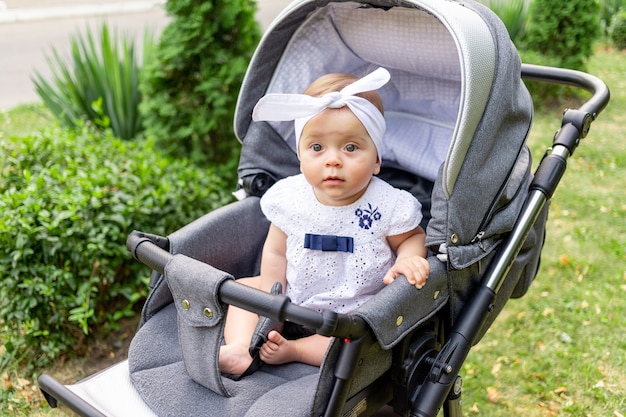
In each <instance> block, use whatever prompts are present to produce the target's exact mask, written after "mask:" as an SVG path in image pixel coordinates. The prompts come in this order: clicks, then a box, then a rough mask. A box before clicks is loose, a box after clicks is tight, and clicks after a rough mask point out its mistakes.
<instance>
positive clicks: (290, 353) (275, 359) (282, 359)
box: [260, 330, 298, 365]
mask: <svg viewBox="0 0 626 417" xmlns="http://www.w3.org/2000/svg"><path fill="white" fill-rule="evenodd" d="M260 355H261V359H262V360H263V362H265V363H269V364H271V365H281V364H283V363H289V362H295V361H297V360H298V348H297V346H296V341H294V340H287V339H285V338H284V337H283V336H282V335H281V334H280V333H278V332H277V331H275V330H272V331H271V332H269V334H268V335H267V342H265V344H263V346H261V351H260Z"/></svg>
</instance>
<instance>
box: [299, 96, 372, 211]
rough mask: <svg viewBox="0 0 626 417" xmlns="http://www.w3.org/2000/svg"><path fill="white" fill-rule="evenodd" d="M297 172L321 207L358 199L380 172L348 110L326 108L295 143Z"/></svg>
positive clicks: (361, 129)
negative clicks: (297, 154)
mask: <svg viewBox="0 0 626 417" xmlns="http://www.w3.org/2000/svg"><path fill="white" fill-rule="evenodd" d="M298 151H299V155H300V170H301V171H302V173H303V174H304V176H305V178H306V179H307V181H308V182H309V183H310V184H311V185H312V186H313V190H314V192H315V196H316V197H317V199H318V200H319V201H320V202H321V203H322V204H325V205H329V206H343V205H348V204H352V203H353V202H355V201H356V200H358V199H359V198H360V197H361V196H362V195H363V193H365V190H366V189H367V186H368V185H369V182H370V180H371V178H372V176H373V175H375V174H377V173H378V172H379V171H380V161H379V159H378V153H377V150H376V146H375V145H374V142H373V141H372V139H371V138H370V136H369V134H368V133H367V130H365V127H364V126H363V124H362V123H361V121H360V120H359V119H358V118H357V117H356V116H355V115H354V113H352V111H350V109H348V108H347V107H343V108H341V109H326V110H324V111H323V112H321V113H320V114H318V115H317V116H315V117H313V118H312V119H311V120H309V121H308V122H307V124H306V125H305V126H304V129H303V130H302V135H301V136H300V141H299V144H298Z"/></svg>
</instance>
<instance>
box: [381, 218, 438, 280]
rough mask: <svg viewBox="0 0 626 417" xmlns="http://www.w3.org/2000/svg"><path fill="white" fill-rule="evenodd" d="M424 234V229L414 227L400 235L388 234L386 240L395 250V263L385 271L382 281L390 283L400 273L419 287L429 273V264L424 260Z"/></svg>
mask: <svg viewBox="0 0 626 417" xmlns="http://www.w3.org/2000/svg"><path fill="white" fill-rule="evenodd" d="M425 240H426V234H425V233H424V229H422V228H421V227H419V226H418V227H416V228H415V229H413V230H411V231H409V232H406V233H402V234H400V235H395V236H389V237H388V238H387V241H388V242H389V245H390V246H391V249H393V250H394V251H395V252H396V256H397V257H396V263H395V264H394V265H393V266H392V267H391V269H389V271H387V274H385V277H384V278H383V282H384V283H385V284H391V283H392V282H393V280H395V279H396V278H398V276H400V275H404V276H405V277H406V279H407V280H408V281H409V282H410V283H411V284H412V285H415V286H416V287H418V288H421V287H422V286H423V285H424V284H425V283H426V279H427V278H428V274H429V273H430V264H429V263H428V261H427V260H426V246H425V245H424V242H425Z"/></svg>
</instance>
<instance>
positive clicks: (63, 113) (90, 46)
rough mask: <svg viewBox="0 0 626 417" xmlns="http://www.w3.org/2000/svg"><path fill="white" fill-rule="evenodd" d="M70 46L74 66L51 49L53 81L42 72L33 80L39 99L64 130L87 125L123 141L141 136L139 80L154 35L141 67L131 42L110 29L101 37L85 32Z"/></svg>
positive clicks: (146, 39)
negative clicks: (84, 123) (101, 129)
mask: <svg viewBox="0 0 626 417" xmlns="http://www.w3.org/2000/svg"><path fill="white" fill-rule="evenodd" d="M70 42H71V51H72V52H71V62H70V63H67V62H66V60H65V59H63V57H62V56H61V54H60V53H59V52H58V51H57V50H56V49H54V48H53V49H52V56H48V57H46V59H47V61H48V65H49V66H50V68H51V69H52V73H53V75H52V79H51V80H46V79H45V78H44V76H43V75H41V73H40V72H38V71H35V73H34V75H33V76H32V77H31V78H32V80H33V83H34V85H35V90H36V91H37V94H38V95H39V96H40V97H41V99H42V100H43V102H44V103H45V104H46V106H48V108H50V110H51V111H52V113H53V114H54V115H55V116H56V118H57V119H58V120H59V122H60V123H61V124H62V125H64V126H67V127H79V126H81V124H82V123H83V122H84V121H85V120H88V121H91V122H92V123H93V124H94V125H95V126H98V127H100V128H103V129H106V128H108V127H110V128H111V129H112V130H113V132H114V133H115V135H116V136H117V137H119V138H122V139H132V138H134V137H136V136H137V135H138V134H139V133H140V132H141V131H142V130H143V126H142V118H141V114H140V113H139V103H140V101H141V94H140V92H139V74H140V72H141V68H142V66H143V65H144V64H145V63H146V62H147V61H149V60H150V59H151V56H152V48H153V43H154V42H153V38H152V35H151V34H150V33H149V32H148V31H146V32H144V36H143V46H142V50H143V58H142V61H141V62H140V60H139V57H138V56H137V53H136V50H135V42H134V40H133V38H132V37H131V36H120V37H118V35H117V33H116V32H113V33H112V31H111V30H109V27H108V25H107V24H106V23H104V24H102V25H101V26H100V28H99V31H98V33H97V35H96V34H94V33H93V32H92V30H91V29H89V28H87V29H86V32H85V35H84V36H83V35H81V34H77V35H75V36H73V37H72V38H71V40H70Z"/></svg>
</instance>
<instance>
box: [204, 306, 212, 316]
mask: <svg viewBox="0 0 626 417" xmlns="http://www.w3.org/2000/svg"><path fill="white" fill-rule="evenodd" d="M202 313H203V314H204V317H206V318H209V319H211V318H213V310H211V309H210V308H209V307H204V310H202Z"/></svg>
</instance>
